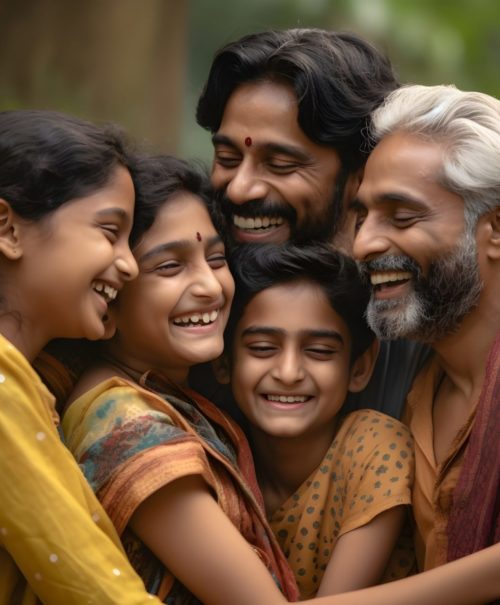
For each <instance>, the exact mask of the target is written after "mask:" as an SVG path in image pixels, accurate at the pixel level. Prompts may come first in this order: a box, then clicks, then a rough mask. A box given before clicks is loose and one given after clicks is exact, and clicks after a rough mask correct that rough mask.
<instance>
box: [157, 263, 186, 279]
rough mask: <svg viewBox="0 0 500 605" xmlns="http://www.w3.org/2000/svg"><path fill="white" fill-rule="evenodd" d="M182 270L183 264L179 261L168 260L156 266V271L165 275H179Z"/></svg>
mask: <svg viewBox="0 0 500 605" xmlns="http://www.w3.org/2000/svg"><path fill="white" fill-rule="evenodd" d="M181 270H182V265H181V264H180V263H179V262H177V261H168V262H165V263H162V264H161V265H157V266H156V267H155V268H154V272H155V273H159V274H160V275H162V276H164V277H172V276H174V275H177V274H178V273H179V272H180V271H181Z"/></svg>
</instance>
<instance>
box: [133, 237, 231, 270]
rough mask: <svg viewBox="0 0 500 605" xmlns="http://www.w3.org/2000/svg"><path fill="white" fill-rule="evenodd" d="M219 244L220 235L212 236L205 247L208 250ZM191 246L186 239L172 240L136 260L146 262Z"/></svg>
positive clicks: (190, 242) (220, 241)
mask: <svg viewBox="0 0 500 605" xmlns="http://www.w3.org/2000/svg"><path fill="white" fill-rule="evenodd" d="M219 243H222V238H221V236H220V235H214V236H212V237H209V238H208V239H207V240H206V245H207V247H208V248H210V247H211V246H214V245H215V244H219ZM193 245H194V242H192V241H191V240H188V239H178V240H173V241H171V242H165V243H164V244H158V246H155V247H154V248H151V250H148V251H147V252H145V253H144V254H143V255H142V256H141V257H140V258H139V259H138V260H139V262H141V263H142V262H144V261H145V260H148V259H149V258H151V257H153V256H157V255H158V254H162V253H163V252H169V251H170V250H179V249H182V248H190V247H192V246H193Z"/></svg>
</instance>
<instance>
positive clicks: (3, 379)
mask: <svg viewBox="0 0 500 605" xmlns="http://www.w3.org/2000/svg"><path fill="white" fill-rule="evenodd" d="M2 382H5V376H4V375H3V374H0V383H2Z"/></svg>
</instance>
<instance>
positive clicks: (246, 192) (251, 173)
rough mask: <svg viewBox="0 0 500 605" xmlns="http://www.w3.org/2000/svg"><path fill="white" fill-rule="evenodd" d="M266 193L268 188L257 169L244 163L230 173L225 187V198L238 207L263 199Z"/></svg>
mask: <svg viewBox="0 0 500 605" xmlns="http://www.w3.org/2000/svg"><path fill="white" fill-rule="evenodd" d="M268 193H269V187H268V185H267V183H266V182H265V181H264V180H263V179H262V177H261V175H259V173H258V170H257V167H255V166H253V165H251V164H250V163H249V162H245V161H243V162H242V163H241V164H240V165H239V166H238V167H237V168H235V169H234V170H233V171H232V172H231V176H230V178H229V179H228V182H227V185H226V196H227V197H228V198H229V199H230V201H231V202H233V204H238V205H242V204H244V203H245V202H249V201H250V200H258V199H264V198H266V197H267V195H268Z"/></svg>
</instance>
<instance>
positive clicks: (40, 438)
mask: <svg viewBox="0 0 500 605" xmlns="http://www.w3.org/2000/svg"><path fill="white" fill-rule="evenodd" d="M45 437H47V435H46V434H45V433H44V432H43V431H38V433H37V434H36V439H37V441H43V440H44V439H45Z"/></svg>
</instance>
